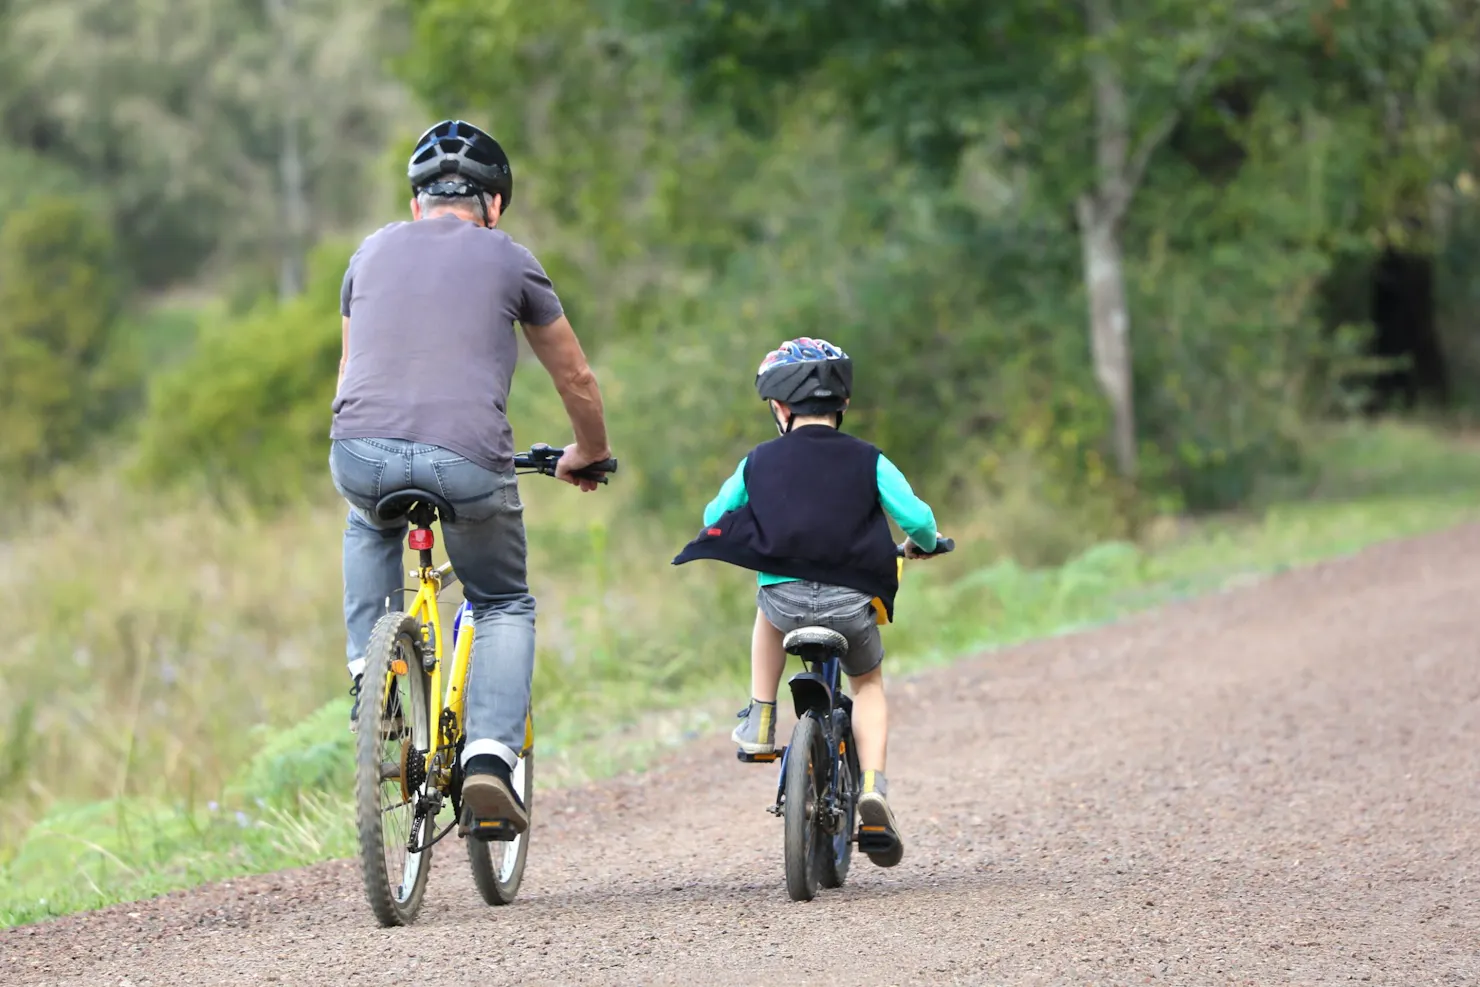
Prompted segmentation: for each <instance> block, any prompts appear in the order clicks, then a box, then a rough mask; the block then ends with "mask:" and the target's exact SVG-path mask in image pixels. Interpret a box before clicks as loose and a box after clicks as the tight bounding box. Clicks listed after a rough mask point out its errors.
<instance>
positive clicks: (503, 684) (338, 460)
mask: <svg viewBox="0 0 1480 987" xmlns="http://www.w3.org/2000/svg"><path fill="white" fill-rule="evenodd" d="M329 472H330V475H331V476H333V478H334V486H335V488H336V489H337V490H338V491H339V493H340V495H341V496H343V497H344V499H345V500H347V501H349V504H350V511H349V520H348V523H347V524H346V526H345V529H344V624H345V629H346V631H347V632H348V647H347V649H346V654H347V656H348V658H349V668H350V673H351V674H358V673H359V671H360V669H362V668H363V667H364V661H365V648H366V646H367V645H368V644H369V641H370V631H371V629H372V628H373V627H374V626H375V622H376V621H377V620H379V619H380V617H381V616H382V615H383V614H384V613H385V612H386V598H387V597H389V598H390V608H391V609H392V610H400V609H401V608H402V607H403V606H404V603H403V593H402V588H403V587H404V586H405V584H406V580H405V575H406V574H405V572H403V571H402V560H401V553H402V546H403V544H404V543H405V540H406V528H407V525H406V521H405V520H404V519H403V520H401V521H397V522H393V523H390V524H386V523H385V522H383V521H380V520H378V519H376V518H375V516H374V514H373V513H372V511H373V509H374V507H375V503H376V501H378V500H379V499H380V498H381V497H384V496H385V495H386V494H389V493H394V492H395V491H397V490H403V489H405V488H407V487H419V488H421V489H423V490H430V491H431V492H432V493H437V494H441V495H442V496H443V497H444V498H445V499H446V500H447V502H448V503H450V504H451V505H452V506H453V507H454V508H455V509H456V511H457V520H456V521H455V522H453V523H451V524H449V523H447V522H446V521H443V522H442V534H443V541H444V543H445V547H446V550H447V557H448V558H449V559H450V560H451V562H452V566H453V569H454V570H455V571H456V572H457V577H458V579H459V580H461V581H462V584H463V594H464V595H465V596H466V597H467V600H468V603H470V604H471V605H472V608H473V626H474V630H475V634H474V637H473V656H472V668H471V669H470V671H469V673H468V691H467V723H466V724H465V730H466V735H467V738H468V739H467V743H466V744H465V745H464V747H463V762H464V763H467V760H468V759H469V758H471V757H472V756H474V755H475V754H497V755H498V756H500V757H502V758H503V759H504V760H505V761H507V762H508V763H509V765H510V766H511V767H512V766H513V764H514V760H515V758H516V756H517V754H518V751H519V750H520V749H521V748H522V747H523V745H524V717H525V713H526V712H527V711H528V709H529V691H530V681H531V679H532V678H533V677H534V597H533V596H530V595H529V584H528V581H527V577H526V574H525V540H524V505H523V504H522V503H520V501H519V486H518V481H517V480H516V479H515V477H514V472H513V470H510V471H509V472H507V473H494V472H490V471H489V470H486V469H484V468H483V467H481V466H479V465H478V464H476V463H472V462H469V461H468V460H467V459H465V458H464V457H462V456H459V455H458V454H456V453H454V452H449V451H447V450H446V449H441V448H438V447H437V446H431V445H426V444H423V443H416V442H407V441H405V440H402V439H340V440H337V441H335V442H334V444H333V447H332V448H331V449H330V452H329Z"/></svg>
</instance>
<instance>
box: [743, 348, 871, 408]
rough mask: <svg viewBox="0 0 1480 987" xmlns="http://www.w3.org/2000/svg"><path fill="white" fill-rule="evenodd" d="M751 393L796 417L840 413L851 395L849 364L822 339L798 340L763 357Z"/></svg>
mask: <svg viewBox="0 0 1480 987" xmlns="http://www.w3.org/2000/svg"><path fill="white" fill-rule="evenodd" d="M755 389H756V390H757V391H758V392H760V396H761V397H762V398H764V399H765V400H768V401H780V402H781V403H782V404H785V405H787V406H789V407H790V408H791V409H792V411H794V412H796V413H797V414H799V415H825V414H830V413H833V412H841V411H842V410H843V408H844V406H845V405H846V404H847V403H848V397H849V395H850V394H851V393H852V391H853V361H852V360H851V359H850V358H849V356H848V354H847V353H844V352H843V351H842V350H841V349H839V348H838V347H836V346H834V345H833V344H832V343H829V342H828V341H827V340H825V339H813V338H812V337H810V336H799V337H798V338H796V339H789V340H787V341H786V342H784V343H782V344H781V345H780V346H778V347H777V348H776V349H774V350H772V351H771V352H769V353H767V354H766V358H765V359H764V360H762V361H761V365H760V369H759V370H757V371H756V375H755Z"/></svg>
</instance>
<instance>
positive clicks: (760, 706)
mask: <svg viewBox="0 0 1480 987" xmlns="http://www.w3.org/2000/svg"><path fill="white" fill-rule="evenodd" d="M735 715H736V716H738V717H740V718H741V720H742V721H743V722H742V723H741V724H740V725H739V726H738V727H736V728H735V732H734V733H732V734H730V739H731V740H733V741H734V742H735V743H736V744H737V745H739V747H740V749H741V750H742V751H744V752H745V753H747V754H774V753H775V752H776V704H775V703H763V702H761V701H760V700H758V699H752V700H751V701H750V705H749V706H747V707H745V708H744V709H742V710H741V711H740V712H738V713H736V714H735Z"/></svg>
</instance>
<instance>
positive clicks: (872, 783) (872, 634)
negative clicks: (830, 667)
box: [673, 336, 937, 867]
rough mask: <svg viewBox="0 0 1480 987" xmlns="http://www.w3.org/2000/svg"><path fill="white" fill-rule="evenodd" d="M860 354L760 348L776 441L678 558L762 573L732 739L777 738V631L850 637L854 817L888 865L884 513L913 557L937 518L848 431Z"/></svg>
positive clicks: (900, 850)
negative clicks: (746, 678)
mask: <svg viewBox="0 0 1480 987" xmlns="http://www.w3.org/2000/svg"><path fill="white" fill-rule="evenodd" d="M852 385H853V363H852V361H851V360H850V359H849V357H848V355H847V354H846V353H844V352H843V351H842V350H841V349H839V348H837V347H836V346H834V345H832V344H831V343H829V342H827V341H826V340H823V339H812V338H809V337H805V336H804V337H800V338H797V339H793V340H790V341H788V342H785V343H782V344H781V346H779V347H778V348H777V349H775V350H772V351H771V352H770V353H768V354H766V358H765V359H764V360H763V361H762V362H761V365H760V369H759V371H758V372H757V374H756V381H755V386H756V390H757V391H759V392H760V396H761V397H762V398H763V399H765V400H766V401H767V402H768V403H769V405H770V408H771V415H772V417H773V418H774V419H775V422H776V429H777V431H778V432H780V433H781V435H780V438H776V439H772V440H771V441H769V442H766V443H763V444H762V445H760V446H757V447H756V448H755V449H754V450H752V451H751V452H750V454H749V455H748V456H746V457H745V458H744V459H742V460H741V461H740V465H739V467H738V468H736V470H735V472H734V474H733V475H732V476H731V477H730V478H729V479H728V480H726V481H725V483H724V486H723V487H722V488H721V489H720V492H719V495H718V496H717V497H715V499H714V500H713V501H711V502H710V504H709V506H708V507H706V508H705V510H704V531H703V532H702V533H701V534H700V535H699V537H698V538H696V539H694V541H692V542H690V543H689V545H688V546H687V547H685V548H684V550H683V551H682V552H681V553H680V554H679V555H678V557H677V558H675V559H674V560H673V561H674V564H675V565H681V564H683V563H685V562H690V561H693V560H694V559H714V560H716V561H720V562H728V563H731V564H732V565H738V566H741V567H743V568H746V569H752V570H755V571H756V572H757V573H758V576H757V582H758V584H759V589H758V591H757V594H756V604H757V611H756V617H755V628H754V631H753V632H752V635H751V646H750V662H751V671H750V675H751V685H750V694H751V698H750V704H749V705H748V706H747V707H746V708H745V709H744V710H742V711H741V712H740V714H739V716H740V717H741V718H742V722H741V724H740V725H739V726H738V727H736V728H735V732H734V733H733V735H732V736H733V738H734V740H735V742H736V743H737V744H739V746H740V749H741V750H742V751H744V752H745V753H747V754H768V753H771V752H772V751H774V750H775V745H776V693H777V690H778V688H779V687H780V685H781V673H782V672H783V671H784V669H785V666H786V653H785V652H784V651H783V649H782V637H783V635H784V634H785V632H787V631H791V630H795V629H796V628H798V627H805V626H809V625H821V626H824V627H830V628H832V629H833V630H835V631H837V632H838V633H840V634H842V635H843V636H844V637H845V638H847V640H848V653H847V655H846V656H844V657H843V659H842V664H843V671H844V672H846V673H847V675H848V683H849V691H850V692H851V693H852V695H853V734H854V739H855V742H856V743H857V745H858V760H859V766H860V768H861V769H862V771H863V784H862V786H861V793H860V795H859V798H858V814H859V818H860V822H861V823H862V825H865V826H883V827H885V828H886V830H887V832H888V834H889V835H890V836H891V837H893V841H892V849H891V850H890V851H889V852H887V853H870V854H869V859H870V860H872V861H873V862H874V863H875V864H877V865H879V866H880V867H893V866H894V865H895V864H898V863H899V862H900V860H901V859H902V858H903V856H904V842H903V840H902V839H901V838H900V835H899V827H898V825H897V824H896V822H895V819H894V813H893V812H892V811H891V810H890V807H889V801H888V798H887V786H886V783H885V780H884V758H885V751H886V747H887V742H888V732H889V723H888V706H887V704H886V702H885V698H884V678H883V673H882V671H881V668H880V663H881V662H882V660H883V657H884V647H883V644H882V642H881V641H880V640H879V630H878V626H877V624H878V610H877V609H876V607H881V608H882V609H883V611H884V613H885V615H886V616H887V618H888V619H890V620H892V619H893V615H894V595H895V593H896V591H897V590H898V588H899V573H898V562H897V555H896V549H895V545H894V539H893V536H892V535H891V534H890V532H889V522H888V521H887V520H886V519H885V516H886V515H887V516H888V517H890V518H893V519H894V522H895V523H896V524H898V525H899V527H900V528H901V529H902V530H903V531H904V533H905V535H906V536H907V537H908V541H907V542H906V547H905V551H906V554H907V555H909V556H911V557H921V556H924V555H927V554H929V553H931V552H933V551H934V550H935V547H936V544H935V543H936V535H937V532H936V529H935V514H934V512H932V511H931V509H930V506H929V505H928V504H926V503H925V502H924V501H922V500H921V499H920V498H918V497H916V496H915V493H914V491H913V490H911V489H910V485H909V482H908V481H907V480H906V479H905V478H904V475H903V474H901V473H900V471H899V469H898V468H897V467H895V465H894V464H893V463H891V462H890V461H889V460H888V459H887V458H886V457H885V456H884V454H883V453H882V452H880V451H879V450H878V449H877V448H876V447H874V446H872V445H870V444H868V443H867V442H863V441H861V440H859V439H856V438H853V437H852V436H850V435H846V434H844V433H843V432H842V431H841V427H842V424H843V414H844V412H845V411H846V410H847V407H848V401H849V395H850V393H851V391H852Z"/></svg>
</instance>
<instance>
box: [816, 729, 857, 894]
mask: <svg viewBox="0 0 1480 987" xmlns="http://www.w3.org/2000/svg"><path fill="white" fill-rule="evenodd" d="M833 726H834V728H835V736H837V738H838V749H837V750H836V751H835V752H833V753H832V758H833V759H834V760H835V761H836V765H837V778H838V784H837V790H836V791H835V792H834V793H833V794H834V796H835V798H836V799H837V817H836V819H835V820H833V822H834V824H835V827H836V828H834V829H833V830H832V831H831V832H828V833H826V834H824V840H823V842H824V843H825V847H824V849H823V851H822V854H821V857H822V860H821V871H822V873H821V880H822V886H823V887H824V888H841V887H842V886H843V882H844V881H846V880H847V879H848V868H849V866H850V865H851V864H852V863H853V831H854V829H855V828H856V827H857V825H858V819H857V817H858V785H859V778H860V777H862V774H861V772H860V771H859V770H858V751H857V750H855V749H854V744H853V732H852V730H850V729H849V728H848V715H847V714H846V713H844V712H843V711H842V710H839V711H837V712H835V713H834V714H833Z"/></svg>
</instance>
